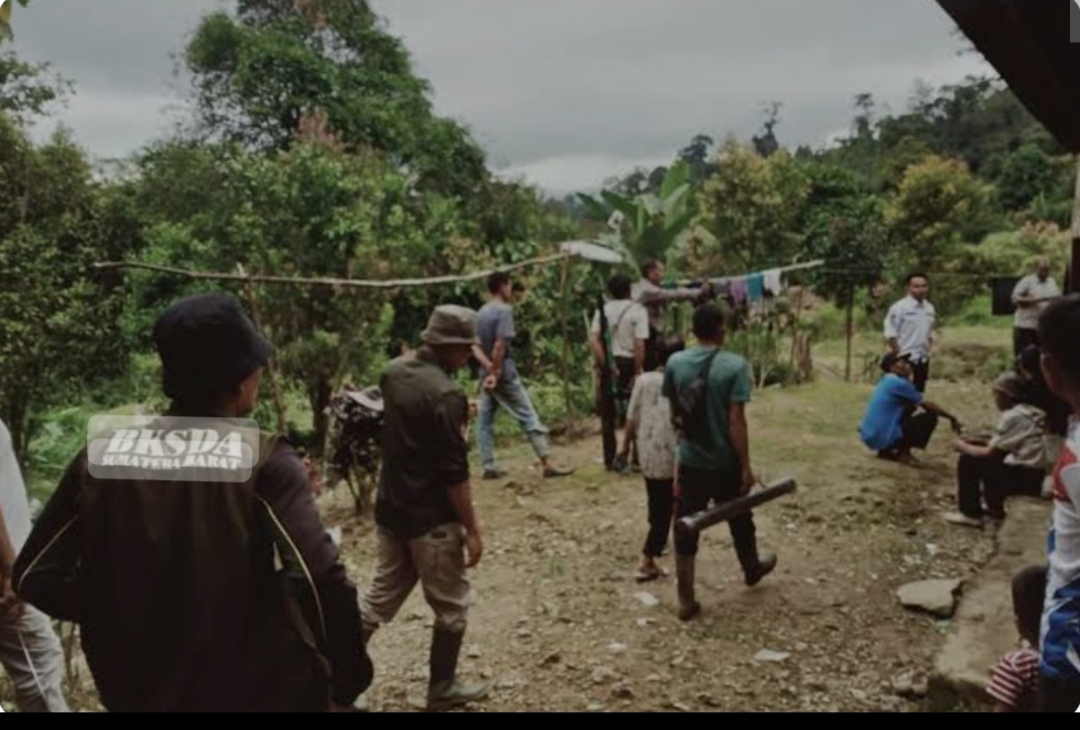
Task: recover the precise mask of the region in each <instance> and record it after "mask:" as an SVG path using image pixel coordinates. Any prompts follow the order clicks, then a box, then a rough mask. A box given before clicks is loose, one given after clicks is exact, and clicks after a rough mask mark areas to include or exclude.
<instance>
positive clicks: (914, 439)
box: [893, 411, 939, 451]
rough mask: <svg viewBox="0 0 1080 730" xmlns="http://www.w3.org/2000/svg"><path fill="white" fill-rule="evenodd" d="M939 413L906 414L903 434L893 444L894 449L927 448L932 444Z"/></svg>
mask: <svg viewBox="0 0 1080 730" xmlns="http://www.w3.org/2000/svg"><path fill="white" fill-rule="evenodd" d="M938 420H939V419H938V415H937V414H936V413H930V412H928V411H923V412H922V413H915V412H914V411H911V412H909V413H908V414H907V415H906V416H904V422H903V423H902V424H901V425H900V430H901V431H902V432H903V434H904V435H903V436H901V437H900V441H899V442H897V444H896V445H895V446H893V450H894V451H911V450H912V449H920V450H924V451H925V450H926V447H927V446H929V445H930V439H931V438H932V437H933V436H934V431H936V430H937V427H938Z"/></svg>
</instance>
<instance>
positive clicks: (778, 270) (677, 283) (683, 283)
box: [660, 260, 825, 289]
mask: <svg viewBox="0 0 1080 730" xmlns="http://www.w3.org/2000/svg"><path fill="white" fill-rule="evenodd" d="M824 265H825V261H824V260H817V261H806V262H803V263H801V264H791V265H789V266H780V267H775V268H770V269H767V270H763V271H755V272H754V273H752V274H736V275H733V276H717V277H711V278H709V279H708V281H711V282H714V283H715V282H730V281H735V280H736V279H749V278H750V277H753V276H765V275H766V274H780V275H783V274H786V273H788V272H791V271H802V270H804V269H816V268H819V267H821V266H824ZM704 281H705V280H704V279H701V278H698V279H682V280H672V281H665V282H663V283H662V284H660V287H661V288H664V289H674V288H677V287H687V288H690V289H693V288H696V287H699V286H701V285H702V283H703V282H704Z"/></svg>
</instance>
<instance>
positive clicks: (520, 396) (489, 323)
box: [473, 271, 574, 479]
mask: <svg viewBox="0 0 1080 730" xmlns="http://www.w3.org/2000/svg"><path fill="white" fill-rule="evenodd" d="M488 292H489V294H490V295H491V298H490V300H489V301H488V303H487V304H485V305H484V306H483V307H482V308H481V309H480V311H479V313H478V314H477V316H476V330H477V335H478V336H479V339H480V345H479V346H477V347H474V348H473V354H474V355H475V356H476V359H477V360H479V361H480V378H481V379H482V380H483V383H484V387H483V392H482V394H481V396H480V425H479V428H478V429H477V437H478V440H479V441H480V457H481V460H482V461H483V467H484V479H499V478H501V477H503V476H505V473H504V472H502V471H500V470H499V469H498V468H497V467H496V465H495V435H494V433H493V432H492V427H493V426H494V424H495V411H496V408H497V407H498V406H502V407H503V408H505V409H506V410H507V411H509V412H510V414H511V415H513V416H514V418H516V419H517V421H518V423H519V424H521V430H522V431H524V432H525V434H526V435H527V436H528V437H529V442H530V443H531V444H532V447H533V451H534V452H536V457H537V458H538V459H540V461H541V463H542V464H543V466H544V477H545V478H547V479H550V478H553V477H563V476H568V475H570V474H573V473H574V471H573V469H561V468H559V467H556V466H555V465H554V464H552V462H551V454H550V451H549V450H548V443H547V433H548V430H547V428H545V427H544V424H543V423H542V422H541V421H540V416H539V415H538V414H537V413H536V409H535V408H534V407H533V404H532V399H530V398H529V392H528V391H527V390H526V389H525V384H524V383H523V382H522V381H521V378H520V377H519V376H518V372H517V366H516V365H515V364H514V356H513V354H512V353H511V351H510V343H511V341H512V340H513V339H514V312H513V308H512V307H511V306H510V301H511V299H512V297H513V295H514V284H513V281H511V279H510V275H509V274H507V273H506V272H503V271H497V272H495V273H494V274H492V275H491V276H489V277H488Z"/></svg>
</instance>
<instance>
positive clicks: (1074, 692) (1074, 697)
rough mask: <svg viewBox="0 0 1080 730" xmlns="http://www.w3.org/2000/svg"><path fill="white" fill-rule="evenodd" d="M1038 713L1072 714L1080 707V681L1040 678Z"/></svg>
mask: <svg viewBox="0 0 1080 730" xmlns="http://www.w3.org/2000/svg"><path fill="white" fill-rule="evenodd" d="M1035 702H1036V712H1072V713H1075V712H1076V709H1077V708H1078V707H1080V681H1076V680H1073V681H1071V682H1070V681H1061V680H1055V679H1048V678H1046V677H1042V676H1040V677H1039V688H1038V690H1037V692H1036V700H1035Z"/></svg>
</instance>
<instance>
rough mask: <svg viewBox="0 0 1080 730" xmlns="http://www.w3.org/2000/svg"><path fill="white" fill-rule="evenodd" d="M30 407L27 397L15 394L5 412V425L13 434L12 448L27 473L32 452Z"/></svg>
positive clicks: (16, 458)
mask: <svg viewBox="0 0 1080 730" xmlns="http://www.w3.org/2000/svg"><path fill="white" fill-rule="evenodd" d="M29 416H30V408H29V404H28V403H27V400H26V398H24V397H22V396H18V395H17V396H14V397H13V398H12V399H11V402H10V403H9V404H8V407H7V409H6V411H5V412H4V415H3V418H4V425H5V426H7V429H8V433H10V434H11V448H12V449H13V450H14V451H15V460H16V461H17V462H18V463H19V467H20V468H21V469H22V470H23V477H24V478H25V476H26V474H25V472H26V459H27V457H28V456H29V453H30V431H31V429H30V417H29Z"/></svg>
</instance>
